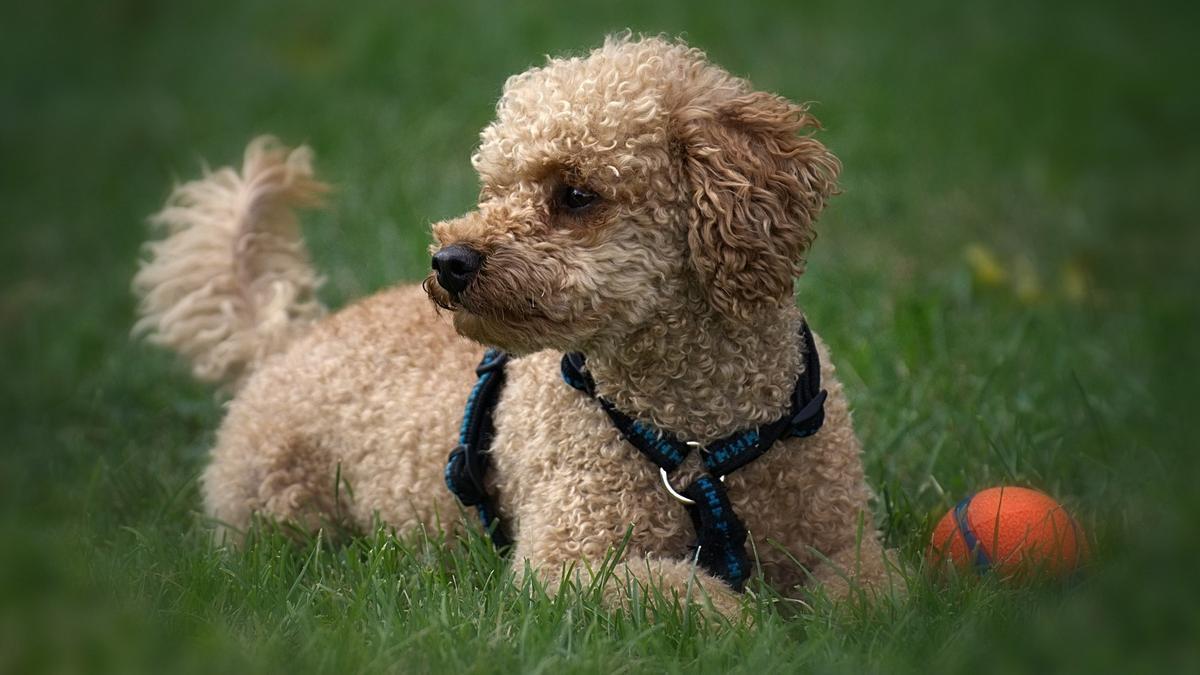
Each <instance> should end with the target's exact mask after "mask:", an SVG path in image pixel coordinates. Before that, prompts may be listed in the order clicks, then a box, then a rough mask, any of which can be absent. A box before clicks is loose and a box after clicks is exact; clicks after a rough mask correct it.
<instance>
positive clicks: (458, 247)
mask: <svg viewBox="0 0 1200 675" xmlns="http://www.w3.org/2000/svg"><path fill="white" fill-rule="evenodd" d="M482 264H483V256H482V255H480V253H479V251H476V250H475V249H473V248H471V247H469V246H463V245H462V244H454V245H452V246H447V247H446V248H443V249H442V250H440V251H438V252H437V253H434V254H433V271H435V272H437V280H438V285H440V286H441V287H442V288H444V289H446V290H448V291H450V292H451V293H462V292H463V290H465V289H466V287H467V286H468V285H470V283H471V280H472V279H474V278H475V273H476V272H478V271H479V266H480V265H482Z"/></svg>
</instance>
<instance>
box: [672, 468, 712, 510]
mask: <svg viewBox="0 0 1200 675" xmlns="http://www.w3.org/2000/svg"><path fill="white" fill-rule="evenodd" d="M658 475H659V476H661V477H662V484H663V487H665V488H667V494H669V495H671V496H672V497H674V498H675V499H677V500H679V502H680V503H682V504H686V505H688V506H692V505H693V504H695V503H696V500H694V499H692V498H691V497H686V496H684V495H682V494H680V493H679V491H678V490H676V489H675V486H674V485H671V479H670V478H667V470H666V469H664V468H662V467H661V466H660V467H658ZM718 480H720V481H721V482H722V483H724V482H725V476H720V477H719V478H718Z"/></svg>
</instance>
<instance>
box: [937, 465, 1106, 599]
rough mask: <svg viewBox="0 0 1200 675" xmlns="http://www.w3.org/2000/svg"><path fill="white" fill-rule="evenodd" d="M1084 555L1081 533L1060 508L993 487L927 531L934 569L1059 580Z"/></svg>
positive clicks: (1031, 494) (1031, 493) (1033, 493)
mask: <svg viewBox="0 0 1200 675" xmlns="http://www.w3.org/2000/svg"><path fill="white" fill-rule="evenodd" d="M1086 555H1087V542H1086V541H1085V540H1084V536H1083V530H1082V529H1080V527H1079V525H1078V524H1076V523H1075V521H1074V519H1072V518H1071V516H1070V514H1068V513H1067V512H1066V510H1065V509H1063V507H1062V505H1061V504H1059V503H1058V502H1056V501H1054V500H1053V499H1051V498H1050V497H1049V496H1047V495H1045V494H1043V493H1041V492H1038V491H1037V490H1030V489H1028V488H1021V487H994V488H988V489H987V490H983V491H982V492H976V493H975V494H973V495H971V496H969V497H967V498H966V499H964V500H962V501H961V502H959V503H958V505H957V506H955V507H954V508H953V509H950V512H949V513H947V514H946V515H945V516H943V517H942V519H941V520H940V521H939V522H938V524H937V527H935V528H934V529H933V541H932V542H931V543H930V547H929V554H928V558H929V561H930V563H932V565H933V568H934V569H935V570H940V569H943V568H944V567H945V566H946V565H948V564H952V565H954V566H955V567H958V568H959V569H961V570H969V569H974V570H976V571H977V572H980V573H983V572H986V571H992V572H994V573H996V574H998V575H999V576H1000V577H1002V578H1025V577H1028V576H1030V575H1042V576H1047V577H1054V578H1061V577H1065V576H1067V575H1069V574H1071V573H1072V572H1074V571H1075V570H1077V569H1078V568H1079V565H1080V564H1081V563H1082V562H1083V560H1084V557H1085V556H1086Z"/></svg>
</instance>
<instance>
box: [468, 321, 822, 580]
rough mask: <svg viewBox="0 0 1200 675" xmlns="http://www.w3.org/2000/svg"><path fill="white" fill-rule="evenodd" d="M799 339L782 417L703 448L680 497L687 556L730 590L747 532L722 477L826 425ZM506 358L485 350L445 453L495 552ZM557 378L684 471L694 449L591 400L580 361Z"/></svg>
mask: <svg viewBox="0 0 1200 675" xmlns="http://www.w3.org/2000/svg"><path fill="white" fill-rule="evenodd" d="M800 337H801V341H802V344H801V347H802V349H803V351H804V371H803V372H802V373H801V374H800V376H799V377H798V378H797V380H796V386H795V388H794V389H793V391H792V401H791V406H790V409H789V411H788V413H787V414H785V415H784V416H783V417H782V418H780V419H778V420H776V421H774V422H772V423H770V424H766V425H762V426H759V427H755V428H753V429H749V430H746V431H741V432H736V433H734V434H731V435H729V436H726V437H725V438H722V439H720V440H717V441H715V442H713V443H711V444H709V446H708V447H707V448H705V454H704V467H705V470H706V471H707V472H708V473H707V474H705V475H702V476H700V477H699V478H697V479H696V480H695V481H693V482H692V484H691V485H689V486H688V487H687V488H686V489H685V490H684V491H683V495H682V496H683V497H684V499H683V500H681V501H684V503H685V504H686V505H687V509H688V515H689V516H690V517H691V520H692V526H693V527H694V528H695V530H696V543H695V544H694V545H693V550H694V551H696V559H697V563H698V564H699V565H700V566H701V567H703V568H704V569H706V570H708V571H709V572H711V573H712V574H714V575H715V576H717V577H718V578H720V579H722V580H724V581H725V582H726V583H728V584H729V585H730V586H731V587H733V589H734V590H738V591H740V590H742V588H743V587H744V586H745V583H746V579H747V578H748V577H749V574H750V564H749V561H748V559H747V557H746V537H747V532H746V527H745V525H744V524H743V523H742V521H741V520H740V519H739V518H738V517H737V514H736V513H734V511H733V505H732V504H731V503H730V501H729V495H728V493H727V492H726V490H725V485H724V482H723V481H724V478H725V476H726V475H728V474H730V473H732V472H733V471H736V470H738V469H740V468H742V467H743V466H745V465H747V464H749V463H750V462H752V461H754V460H755V459H758V458H759V457H761V456H762V455H763V453H765V452H766V451H767V450H769V449H770V448H771V446H772V445H774V444H775V442H776V441H778V440H779V439H780V438H783V437H784V436H792V437H796V438H803V437H806V436H811V435H812V434H815V433H816V432H817V431H818V430H819V429H820V428H821V425H822V424H823V423H824V421H825V398H826V392H825V391H824V390H823V389H821V362H820V357H819V355H818V354H817V346H816V342H815V341H814V339H813V336H812V332H811V331H810V330H809V328H808V323H807V322H802V323H801V325H800ZM508 359H509V356H508V354H506V353H504V352H502V351H500V350H498V349H489V350H488V351H487V353H485V354H484V356H483V360H482V361H481V362H480V363H479V367H477V368H476V369H475V372H476V373H477V374H478V375H479V380H478V381H477V382H476V383H475V387H474V389H472V390H471V395H470V397H469V398H468V399H467V406H466V409H465V410H464V412H463V421H462V427H461V428H460V429H459V444H458V446H457V447H455V448H454V450H453V451H452V452H451V453H450V457H449V460H448V461H447V463H446V474H445V476H446V485H447V486H448V487H449V488H450V491H451V492H453V493H454V495H455V496H456V497H457V498H458V500H459V501H460V502H462V504H463V505H464V506H474V507H475V508H476V509H477V510H478V511H479V518H480V520H481V521H482V522H483V526H484V529H485V530H487V531H488V533H489V535H490V536H491V538H492V542H493V543H494V544H495V545H496V547H497V548H504V547H507V546H509V545H510V544H511V543H512V540H511V539H510V538H509V536H508V535H507V534H506V532H505V530H504V528H503V527H502V523H501V522H500V520H499V517H498V511H497V510H496V501H495V497H494V495H491V494H489V493H488V491H487V489H486V486H485V483H484V481H485V477H486V475H487V471H488V468H489V466H490V464H491V454H490V452H489V450H490V448H491V444H492V437H493V436H494V435H495V425H494V423H493V420H492V416H493V412H494V411H495V408H496V403H497V401H498V400H499V399H500V392H501V390H502V389H503V387H504V380H505V374H504V366H505V364H506V363H508ZM562 376H563V379H564V380H565V381H566V382H567V384H569V385H571V386H572V387H574V388H576V389H578V390H580V391H583V392H585V393H587V394H588V395H589V396H591V397H592V398H594V399H595V400H596V401H597V402H598V403H599V404H600V407H601V409H603V410H604V412H605V413H606V414H607V415H608V417H609V419H610V420H611V421H612V423H613V426H614V427H616V429H617V431H618V433H620V435H621V436H622V437H623V438H624V439H625V440H626V441H627V442H629V443H630V444H631V445H633V446H634V447H635V448H637V449H638V451H639V452H641V453H642V454H643V455H645V456H646V457H647V458H648V459H649V460H650V461H652V462H654V464H655V465H656V466H658V467H659V468H660V469H662V470H663V471H664V472H665V473H664V476H665V474H666V473H670V472H672V471H674V470H675V469H677V468H679V466H680V465H681V464H683V461H684V459H686V458H687V455H688V453H689V452H690V451H691V449H692V446H691V445H689V444H688V443H685V442H684V441H682V440H680V439H679V438H678V437H677V436H675V435H674V434H671V433H669V432H666V431H663V430H661V429H657V428H655V427H654V426H652V425H649V424H645V423H643V422H640V421H638V420H635V419H634V418H632V417H630V416H629V415H626V414H625V413H623V412H621V411H620V410H617V408H616V407H615V406H614V405H613V404H612V403H611V402H609V401H608V400H607V399H605V398H603V397H600V396H597V395H596V383H595V381H594V380H593V379H592V376H591V374H590V373H588V372H587V362H586V359H585V358H584V356H583V355H582V354H580V353H577V352H573V353H570V354H564V355H563V358H562Z"/></svg>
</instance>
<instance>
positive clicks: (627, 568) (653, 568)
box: [513, 541, 742, 621]
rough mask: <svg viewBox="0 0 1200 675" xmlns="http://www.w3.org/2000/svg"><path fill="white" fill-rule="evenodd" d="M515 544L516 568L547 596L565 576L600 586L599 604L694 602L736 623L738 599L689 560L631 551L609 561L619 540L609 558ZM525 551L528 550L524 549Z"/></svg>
mask: <svg viewBox="0 0 1200 675" xmlns="http://www.w3.org/2000/svg"><path fill="white" fill-rule="evenodd" d="M522 548H526V547H522V546H518V549H517V551H516V555H514V556H513V561H514V563H513V564H514V565H517V566H518V569H517V572H518V573H521V572H523V571H528V572H529V573H532V574H534V575H536V577H537V580H538V582H539V583H540V584H541V585H542V587H543V588H545V589H546V591H547V592H548V593H550V594H554V593H557V592H558V591H559V589H560V588H562V586H563V581H564V576H566V580H567V581H569V582H574V583H576V584H578V585H579V587H580V588H583V589H589V588H596V585H597V584H599V585H600V587H599V590H600V591H601V594H602V597H603V599H604V604H605V605H606V606H608V607H609V608H612V609H618V610H630V609H633V608H635V607H638V606H646V605H647V602H648V601H653V600H656V599H658V598H662V599H665V600H666V601H667V602H668V603H671V602H678V603H680V605H682V606H683V607H685V608H686V607H688V606H695V607H699V608H701V609H702V610H705V611H712V612H716V613H719V614H720V615H722V616H723V617H725V618H727V619H729V620H733V621H736V620H738V619H739V617H740V616H741V614H742V612H741V608H742V601H741V596H740V595H738V594H737V593H736V592H734V590H733V589H732V588H730V587H729V585H728V584H726V583H725V582H723V581H721V580H720V579H718V578H716V577H715V576H713V575H711V574H709V573H708V572H706V571H705V570H703V569H701V568H699V567H697V566H696V565H695V564H694V563H693V562H692V561H690V560H678V559H671V558H663V557H658V556H646V555H631V556H628V557H624V558H622V559H620V560H619V561H617V562H616V564H613V562H612V558H611V556H612V555H615V554H616V553H618V552H619V551H620V542H619V541H618V542H615V543H614V545H613V546H612V547H611V548H609V549H608V551H609V554H608V557H607V558H606V557H604V556H595V557H584V558H573V557H571V556H569V555H554V554H551V555H537V554H533V555H530V554H529V553H526V554H524V555H522ZM526 550H528V549H526Z"/></svg>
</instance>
